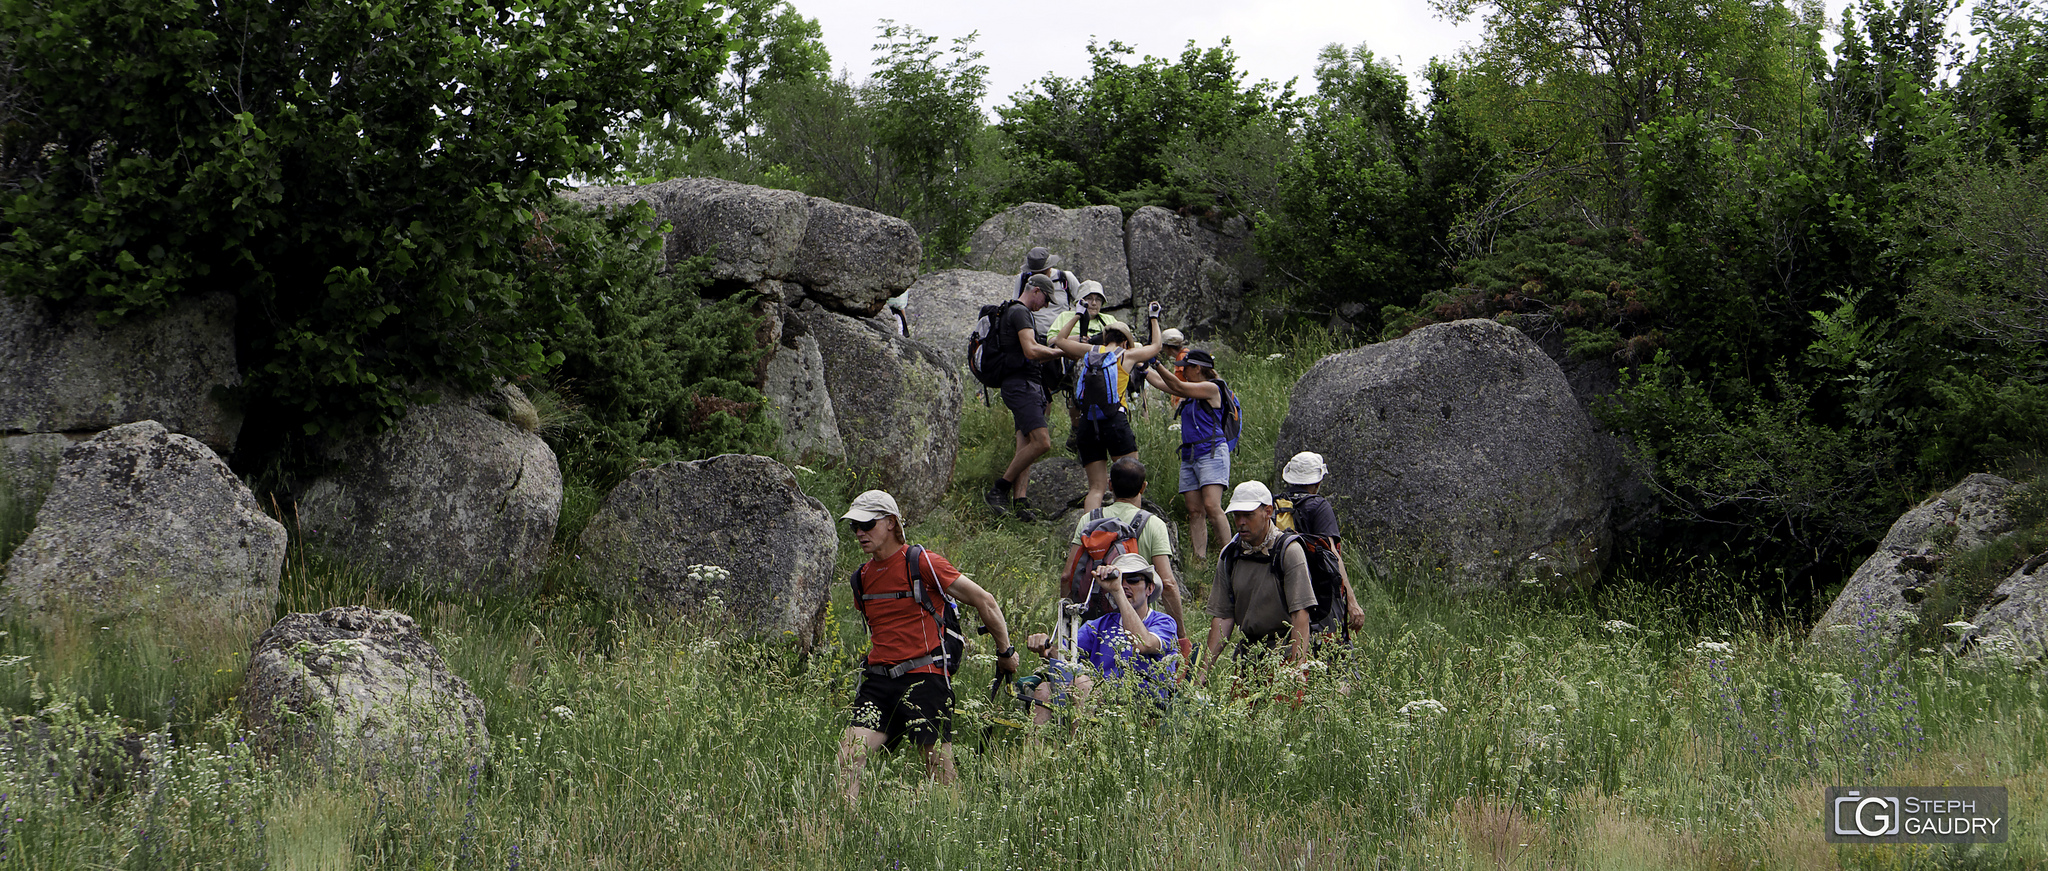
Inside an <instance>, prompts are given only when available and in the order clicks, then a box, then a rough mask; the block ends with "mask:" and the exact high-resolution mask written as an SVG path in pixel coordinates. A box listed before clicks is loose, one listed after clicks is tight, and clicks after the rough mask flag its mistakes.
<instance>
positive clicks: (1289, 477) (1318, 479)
mask: <svg viewBox="0 0 2048 871" xmlns="http://www.w3.org/2000/svg"><path fill="white" fill-rule="evenodd" d="M1280 480H1282V481H1286V482H1287V483H1289V484H1302V485H1307V484H1321V483H1322V482H1323V476H1322V475H1320V474H1318V473H1315V472H1298V471H1295V470H1293V469H1288V470H1286V471H1284V472H1281V473H1280Z"/></svg>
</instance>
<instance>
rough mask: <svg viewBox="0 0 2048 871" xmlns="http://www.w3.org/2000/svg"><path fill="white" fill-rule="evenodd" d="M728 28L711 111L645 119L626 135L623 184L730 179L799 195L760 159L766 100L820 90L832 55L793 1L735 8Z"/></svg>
mask: <svg viewBox="0 0 2048 871" xmlns="http://www.w3.org/2000/svg"><path fill="white" fill-rule="evenodd" d="M726 5H727V6H728V7H729V12H728V13H727V15H726V18H725V21H724V27H725V28H726V29H727V30H728V31H730V33H731V35H732V39H731V41H730V42H729V43H727V47H728V49H729V51H728V53H727V55H726V57H725V60H724V67H723V70H722V72H721V73H720V75H719V80H718V86H717V91H716V93H715V95H713V96H712V98H711V99H710V100H708V101H706V102H707V103H708V106H699V105H698V104H697V103H694V102H693V103H686V104H684V105H681V106H676V107H672V108H671V110H670V111H668V112H667V113H664V114H661V115H656V116H652V117H648V118H644V119H641V120H640V121H639V122H638V123H636V124H634V125H633V126H632V128H631V129H629V130H628V131H626V134H625V137H624V138H625V143H626V150H627V153H628V155H629V157H628V159H627V161H626V163H625V165H624V166H623V167H621V171H620V172H619V173H617V177H620V178H623V179H648V180H662V179H671V178H686V177H711V178H725V179H731V180H733V181H741V182H747V183H750V184H762V185H766V186H769V187H785V188H786V187H793V186H795V184H797V182H795V181H794V180H793V179H792V178H791V177H790V173H789V172H788V170H787V169H786V168H783V167H777V166H774V165H771V164H766V163H764V162H763V161H761V160H760V159H758V156H757V155H755V153H754V151H755V149H756V148H757V140H758V139H759V138H760V136H761V132H762V130H761V121H762V113H763V111H764V110H763V108H762V103H761V94H762V93H763V92H764V91H769V90H773V89H775V88H777V87H780V86H785V85H795V84H800V83H806V82H811V83H815V82H822V81H823V80H825V79H826V78H827V77H828V76H829V75H830V74H831V71H832V56H831V53H830V52H828V51H826V50H825V44H824V42H823V41H822V38H823V35H824V30H823V29H822V28H820V27H819V26H818V21H817V19H814V18H805V17H804V16H803V15H802V14H800V13H798V12H797V10H796V8H795V7H794V6H791V5H789V3H788V2H787V0H729V2H728V3H727V4H726Z"/></svg>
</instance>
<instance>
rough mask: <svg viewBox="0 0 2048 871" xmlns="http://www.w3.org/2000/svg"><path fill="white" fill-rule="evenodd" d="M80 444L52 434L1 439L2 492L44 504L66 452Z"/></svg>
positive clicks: (41, 433) (42, 433)
mask: <svg viewBox="0 0 2048 871" xmlns="http://www.w3.org/2000/svg"><path fill="white" fill-rule="evenodd" d="M77 441H79V440H74V439H72V438H71V437H70V436H66V435H62V434H59V433H53V432H39V433H30V434H28V435H11V436H0V488H4V490H0V493H5V494H10V495H11V497H12V498H15V499H24V500H28V501H32V502H34V503H36V504H38V505H40V504H42V501H43V494H44V493H47V492H49V491H50V483H51V482H53V481H55V480H57V466H58V464H59V463H62V462H63V461H64V452H65V451H66V450H68V449H70V447H71V446H72V445H73V444H76V443H77Z"/></svg>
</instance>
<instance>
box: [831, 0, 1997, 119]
mask: <svg viewBox="0 0 2048 871" xmlns="http://www.w3.org/2000/svg"><path fill="white" fill-rule="evenodd" d="M792 3H793V4H794V5H795V6H796V8H797V11H798V12H800V13H802V14H803V15H805V16H806V17H809V18H814V19H817V21H818V23H819V25H820V26H821V27H823V29H824V31H825V47H826V49H827V50H829V51H831V52H832V66H833V71H834V72H837V71H839V70H841V69H845V70H848V71H849V72H851V74H852V76H851V78H852V79H853V80H854V81H856V82H858V81H861V80H863V79H865V78H867V77H868V74H869V73H870V72H871V71H872V69H873V62H874V55H875V53H874V52H873V51H871V47H872V46H873V45H874V43H875V40H876V33H877V31H876V25H877V24H878V23H879V22H880V21H881V19H883V18H890V19H894V20H895V21H897V22H899V23H901V24H907V25H910V26H912V27H915V28H917V29H919V30H922V31H924V32H925V33H926V34H928V35H931V36H936V37H939V39H940V45H942V46H947V47H950V46H951V44H952V40H953V39H954V38H955V37H960V36H965V35H967V34H968V33H970V32H976V31H978V32H979V34H980V35H979V36H977V37H976V38H975V40H974V45H975V47H976V48H978V49H980V50H981V52H982V59H981V62H982V63H983V64H986V65H987V66H988V68H989V74H988V97H987V99H986V100H984V101H983V106H984V107H985V108H987V109H989V110H990V112H989V114H990V118H991V120H994V111H993V108H994V107H995V106H999V105H1005V104H1008V103H1009V102H1010V95H1011V94H1014V93H1016V92H1017V91H1020V90H1023V89H1025V88H1027V87H1029V86H1030V85H1031V83H1033V82H1036V81H1037V80H1038V79H1039V78H1040V77H1042V76H1044V75H1045V74H1046V73H1048V72H1051V73H1055V74H1058V75H1060V76H1062V77H1065V78H1069V79H1079V78H1082V77H1083V76H1086V75H1087V74H1088V39H1089V37H1090V36H1091V35H1093V36H1095V37H1098V38H1099V41H1100V42H1102V43H1104V44H1107V43H1108V42H1109V41H1110V40H1112V39H1115V40H1120V41H1122V42H1124V43H1125V44H1127V45H1130V46H1132V47H1133V48H1136V49H1137V51H1138V55H1137V56H1138V57H1142V56H1144V55H1152V56H1155V57H1164V58H1167V59H1169V60H1171V59H1173V58H1177V57H1179V56H1180V52H1181V50H1182V48H1183V47H1185V46H1186V45H1187V41H1188V40H1190V39H1192V40H1194V41H1195V44H1196V45H1197V46H1198V47H1201V48H1210V47H1213V46H1215V45H1216V44H1218V43H1219V42H1220V41H1221V40H1222V39H1223V37H1225V36H1228V37H1230V47H1231V50H1232V51H1234V52H1236V53H1237V58H1238V69H1239V70H1241V71H1244V72H1247V73H1248V75H1247V76H1246V81H1247V82H1256V81H1258V80H1259V79H1262V78H1263V79H1271V80H1273V81H1274V82H1275V83H1280V82H1285V81H1286V80H1287V79H1289V78H1294V77H1299V79H1300V81H1298V82H1296V83H1295V86H1294V87H1295V92H1296V93H1298V94H1309V93H1313V92H1314V91H1315V59H1316V52H1317V51H1318V50H1320V49H1321V48H1322V47H1323V46H1324V45H1327V44H1329V43H1332V42H1336V43H1342V44H1344V45H1345V46H1347V47H1350V46H1356V45H1357V44H1359V43H1360V42H1363V43H1365V44H1366V48H1368V49H1369V50H1371V51H1372V53H1373V54H1374V56H1376V57H1378V58H1380V59H1382V60H1389V61H1392V62H1393V64H1394V66H1395V67H1396V68H1398V69H1399V70H1400V71H1401V72H1402V73H1404V74H1406V75H1407V76H1408V80H1409V84H1410V86H1411V89H1413V88H1417V87H1419V86H1420V85H1421V84H1422V71H1423V68H1424V67H1425V66H1426V65H1427V64H1428V63H1429V60H1430V59H1431V58H1433V57H1442V58H1446V59H1448V58H1450V57H1452V56H1454V55H1455V54H1456V53H1457V52H1458V50H1459V49H1460V48H1461V47H1462V46H1464V45H1465V44H1467V43H1475V42H1477V41H1478V39H1479V36H1480V32H1481V31H1480V25H1479V20H1478V19H1477V18H1475V19H1473V20H1469V21H1467V22H1466V23H1465V24H1463V25H1457V26H1454V25H1452V24H1451V23H1449V22H1447V21H1444V20H1442V19H1440V18H1438V17H1437V16H1436V12H1435V10H1434V9H1432V8H1431V7H1430V5H1429V3H1428V2H1427V0H1263V2H1261V0H1172V2H1166V0H1109V2H1101V0H1097V2H1079V0H1036V2H1019V3H1004V4H992V3H985V2H974V0H968V2H961V0H891V2H887V3H875V2H871V0H792ZM1825 3H1826V5H1827V8H1828V10H1829V20H1830V21H1831V22H1835V23H1839V22H1840V19H1841V10H1842V8H1843V7H1844V6H1845V5H1847V0H1825ZM1968 21H1969V17H1968V14H1967V12H1959V13H1958V17H1957V18H1954V19H1952V20H1951V23H1952V26H1953V25H1954V24H1956V23H1960V24H1962V25H1965V27H1964V29H1965V30H1967V27H1966V25H1967V24H1968ZM1835 41H1836V40H1835V37H1833V36H1832V35H1831V36H1829V37H1827V38H1826V40H1825V44H1826V45H1827V46H1828V47H1830V48H1832V47H1833V45H1834V43H1835ZM1136 59H1137V58H1136V57H1133V58H1129V59H1128V60H1133V61H1134V60H1136Z"/></svg>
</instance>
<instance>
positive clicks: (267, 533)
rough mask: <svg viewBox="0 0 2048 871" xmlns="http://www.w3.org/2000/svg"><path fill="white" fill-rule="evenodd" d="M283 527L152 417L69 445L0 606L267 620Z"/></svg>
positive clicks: (14, 560) (208, 456)
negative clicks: (169, 612)
mask: <svg viewBox="0 0 2048 871" xmlns="http://www.w3.org/2000/svg"><path fill="white" fill-rule="evenodd" d="M284 552H285V531H284V525H283V524H281V523H279V522H277V521H276V520H273V519H271V518H270V517H269V516H267V515H265V514H264V513H263V511H262V509H261V508H259V507H258V506H257V504H256V497H255V496H254V495H253V494H251V493H250V492H249V488H248V487H245V486H243V485H242V482H241V481H240V480H239V479H237V478H236V477H235V474H234V472H232V471H230V470H229V469H228V466H227V464H226V463H224V462H221V459H220V457H219V455H217V454H215V453H214V452H213V451H212V450H211V449H209V448H208V447H206V445H204V444H201V443H200V442H199V441H198V440H197V439H194V438H191V437H189V436H183V435H178V434H176V433H173V432H170V431H168V430H166V429H164V427H163V425H161V424H159V423H157V422H156V421H142V422H140V423H130V424H123V425H121V426H117V427H114V428H112V429H109V430H107V431H106V432H103V433H100V434H99V435H97V436H94V437H93V438H92V439H90V440H88V441H84V442H81V443H79V444H76V445H73V446H72V447H71V448H70V449H69V450H66V451H65V452H64V462H63V465H62V466H61V467H59V469H58V471H57V476H56V478H55V480H54V481H53V482H52V483H51V485H50V490H49V493H48V495H47V496H46V497H45V499H44V501H43V506H42V510H41V511H40V512H38V514H37V515H36V526H35V529H34V531H32V532H30V533H29V536H28V539H27V540H26V541H24V542H22V544H21V546H20V547H17V548H16V549H15V551H14V555H13V556H12V557H10V558H9V559H8V561H7V573H6V580H5V583H4V593H5V596H4V598H5V603H6V607H7V610H9V611H13V612H17V613H20V612H26V613H30V614H38V613H52V612H61V611H72V612H76V613H82V614H85V615H87V616H89V617H91V618H92V619H119V618H123V617H147V616H155V615H157V614H159V613H161V612H165V611H172V612H176V615H177V616H178V617H179V618H180V619H197V620H200V621H202V622H217V623H221V624H225V625H227V626H235V625H241V624H245V623H247V624H252V625H251V626H250V631H254V627H255V626H261V625H262V624H264V623H266V622H269V620H270V616H271V613H272V609H274V608H275V607H276V603H277V595H278V588H277V584H278V577H279V575H280V573H281V572H282V571H283V568H284Z"/></svg>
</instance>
